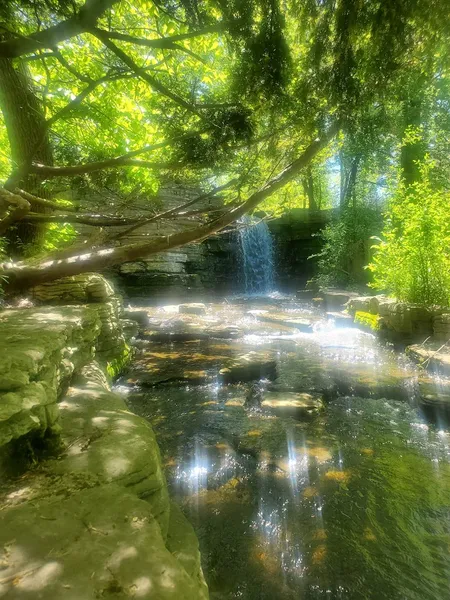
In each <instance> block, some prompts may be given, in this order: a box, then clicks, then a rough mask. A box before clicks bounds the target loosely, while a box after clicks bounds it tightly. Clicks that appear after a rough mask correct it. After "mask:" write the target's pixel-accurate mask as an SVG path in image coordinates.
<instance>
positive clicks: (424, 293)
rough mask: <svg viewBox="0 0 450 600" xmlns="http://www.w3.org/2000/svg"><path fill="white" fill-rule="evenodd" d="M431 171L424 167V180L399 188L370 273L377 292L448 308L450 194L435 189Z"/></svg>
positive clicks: (428, 164) (390, 205)
mask: <svg viewBox="0 0 450 600" xmlns="http://www.w3.org/2000/svg"><path fill="white" fill-rule="evenodd" d="M432 170H433V165H432V164H430V163H429V162H425V163H423V164H422V165H421V180H420V181H417V182H415V183H413V184H411V185H409V186H406V184H405V183H400V184H399V186H398V187H397V190H396V192H395V194H394V195H393V197H392V199H391V200H390V202H389V205H388V209H387V211H386V215H385V225H384V229H383V233H382V236H381V239H379V240H378V243H377V244H376V245H375V255H374V258H373V261H372V263H371V264H370V266H369V268H370V270H371V271H372V273H373V283H372V285H373V287H374V288H375V289H377V290H383V291H386V292H388V293H389V294H392V295H393V296H395V297H396V298H398V299H399V300H404V301H408V302H415V303H419V304H423V305H426V306H431V305H443V306H448V305H449V303H450V195H449V192H448V190H445V189H439V188H438V189H436V187H435V186H433V184H432V177H431V175H432Z"/></svg>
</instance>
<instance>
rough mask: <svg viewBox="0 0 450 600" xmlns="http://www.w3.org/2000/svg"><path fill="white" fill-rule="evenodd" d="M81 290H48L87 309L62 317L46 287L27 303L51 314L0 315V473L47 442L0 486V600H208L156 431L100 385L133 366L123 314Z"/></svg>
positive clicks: (109, 301) (70, 309)
mask: <svg viewBox="0 0 450 600" xmlns="http://www.w3.org/2000/svg"><path fill="white" fill-rule="evenodd" d="M92 277H93V276H88V277H87V280H89V279H90V283H93V280H92ZM93 279H94V280H95V285H96V286H97V287H96V290H97V292H98V291H99V290H100V288H102V286H103V288H102V289H103V290H107V284H106V283H103V282H101V281H99V280H97V279H95V277H94V278H93ZM100 279H101V278H100ZM85 283H86V281H84V282H82V281H80V280H79V279H77V280H76V281H73V280H66V281H65V282H62V283H61V282H57V283H55V284H54V285H55V286H60V289H63V290H64V294H66V299H68V296H69V295H70V300H71V301H72V302H75V301H76V300H79V301H84V302H86V301H88V302H89V301H90V302H91V303H86V304H83V305H81V306H77V305H71V306H61V305H59V302H58V299H57V298H58V297H57V294H56V293H55V289H54V287H53V288H52V286H50V285H49V286H46V287H45V288H44V289H41V290H38V291H37V293H36V295H35V297H37V295H40V298H42V299H44V296H46V299H51V300H52V301H53V303H54V305H53V306H50V307H49V306H45V307H35V308H28V309H15V310H7V311H4V312H2V313H0V340H1V343H0V344H1V346H0V350H1V352H0V394H1V395H0V457H2V460H3V468H4V472H6V467H7V466H8V465H7V463H8V461H10V460H11V457H12V454H13V452H14V449H17V448H20V446H21V445H22V446H24V445H25V446H26V447H27V449H28V450H29V451H30V452H33V449H34V448H36V447H37V446H38V445H40V444H42V446H44V445H45V444H44V442H45V441H50V440H51V441H52V442H53V444H52V445H51V449H52V452H50V450H49V451H48V454H47V455H46V458H45V460H44V459H43V460H40V461H39V462H37V463H36V462H35V464H34V466H32V468H29V469H28V470H27V471H25V472H24V474H23V475H22V477H21V478H19V479H15V478H10V479H8V477H3V478H2V487H1V490H0V504H1V510H0V565H1V567H0V568H1V577H0V597H5V598H6V597H7V598H11V599H25V598H30V597H33V598H36V599H45V600H56V599H58V600H59V599H60V598H65V599H67V600H78V599H79V598H83V600H96V599H98V598H108V597H111V598H115V599H118V600H120V599H124V600H125V599H126V598H133V597H135V598H142V599H144V600H145V599H148V600H150V599H151V600H166V599H167V600H169V599H171V600H207V598H208V591H207V586H206V583H205V581H204V578H203V574H202V571H201V566H200V554H199V549H198V542H197V538H196V536H195V533H194V531H193V529H192V527H191V526H190V524H189V523H188V522H187V521H186V519H185V517H184V516H183V514H182V513H181V512H180V510H179V509H178V508H177V507H176V506H175V505H174V504H173V503H171V502H170V499H169V495H168V490H167V484H166V480H165V476H164V472H163V469H162V465H161V459H160V453H159V448H158V445H157V442H156V439H155V435H154V433H153V430H152V428H151V426H150V424H149V422H148V421H146V420H145V419H143V418H141V417H138V416H137V415H135V414H133V413H131V412H130V411H129V410H128V409H127V406H126V404H125V401H124V399H123V398H122V397H121V396H120V395H119V394H117V393H114V392H112V391H111V389H110V386H109V383H108V380H109V377H108V373H109V374H110V375H112V374H114V373H115V372H117V370H118V369H119V368H120V365H121V364H122V363H123V362H124V361H125V360H126V358H127V356H128V355H129V347H128V345H127V341H126V338H125V335H124V329H123V327H122V325H123V324H122V320H121V309H120V302H118V301H116V300H115V299H114V298H115V297H114V294H113V292H112V290H111V292H109V293H108V294H107V295H106V296H103V297H101V298H100V297H97V298H95V299H94V298H93V297H92V295H91V294H92V287H90V286H89V285H85ZM73 286H75V288H76V290H74V287H73ZM42 287H44V286H42ZM83 289H84V290H85V291H84V292H83V291H82V290H83ZM88 290H90V291H88ZM97 292H96V293H97ZM76 294H78V296H77V297H75V295H76ZM0 465H1V463H0ZM1 468H2V467H1V466H0V470H1Z"/></svg>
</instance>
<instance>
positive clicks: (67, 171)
mask: <svg viewBox="0 0 450 600" xmlns="http://www.w3.org/2000/svg"><path fill="white" fill-rule="evenodd" d="M184 166H185V165H183V164H182V163H159V162H152V161H149V160H137V159H134V158H123V157H121V156H119V157H118V158H110V159H107V160H99V161H97V162H92V163H86V164H84V165H72V166H70V167H51V166H49V165H41V164H38V163H36V164H33V165H31V168H30V173H38V174H39V175H42V176H43V177H46V178H50V177H74V176H75V175H84V174H85V173H93V172H94V171H100V170H102V169H115V168H116V167H143V168H146V169H154V170H156V169H161V170H172V171H176V170H177V169H181V168H183V167H184Z"/></svg>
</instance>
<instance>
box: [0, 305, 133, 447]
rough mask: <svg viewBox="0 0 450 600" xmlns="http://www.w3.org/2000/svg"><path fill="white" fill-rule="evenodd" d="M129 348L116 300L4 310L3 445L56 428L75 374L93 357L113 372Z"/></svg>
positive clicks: (0, 318)
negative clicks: (60, 400)
mask: <svg viewBox="0 0 450 600" xmlns="http://www.w3.org/2000/svg"><path fill="white" fill-rule="evenodd" d="M127 353H129V348H128V345H127V343H126V339H125V337H124V334H123V330H122V327H121V322H120V316H119V309H118V306H117V304H116V303H115V302H113V301H107V302H98V303H93V304H87V305H82V306H76V305H72V306H54V307H52V306H45V307H35V308H27V309H12V310H5V311H3V312H1V313H0V449H1V447H2V446H4V445H5V444H8V443H9V442H10V441H11V440H15V439H17V438H20V437H22V436H24V435H26V434H29V433H30V432H37V433H40V434H42V435H44V434H46V433H49V432H50V433H51V432H53V433H55V432H57V431H58V428H59V425H58V416H59V411H58V405H57V401H58V398H59V396H60V394H61V393H62V392H63V391H64V388H65V387H67V386H68V384H69V382H70V379H71V377H72V376H73V374H74V373H75V372H77V371H78V370H79V369H80V368H82V367H83V365H85V364H86V363H88V362H89V361H91V360H92V358H94V357H96V358H97V360H98V361H99V362H100V363H101V364H102V365H103V367H104V368H105V369H107V370H108V371H109V372H110V373H111V374H114V371H115V370H118V368H119V366H120V363H121V362H123V360H124V358H125V356H126V355H127Z"/></svg>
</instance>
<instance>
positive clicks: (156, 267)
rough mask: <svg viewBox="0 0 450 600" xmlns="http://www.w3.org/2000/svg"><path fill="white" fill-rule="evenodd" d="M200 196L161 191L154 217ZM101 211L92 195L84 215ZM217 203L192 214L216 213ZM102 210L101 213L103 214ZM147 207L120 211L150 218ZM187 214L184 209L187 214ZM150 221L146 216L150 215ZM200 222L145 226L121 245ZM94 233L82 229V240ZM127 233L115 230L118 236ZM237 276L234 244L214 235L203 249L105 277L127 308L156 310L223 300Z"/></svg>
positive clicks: (192, 218) (179, 188)
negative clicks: (215, 297) (219, 297)
mask: <svg viewBox="0 0 450 600" xmlns="http://www.w3.org/2000/svg"><path fill="white" fill-rule="evenodd" d="M199 194H201V190H198V189H196V188H192V187H187V186H185V185H181V184H179V185H177V184H170V185H166V186H163V187H162V188H161V190H160V192H159V193H158V198H157V202H156V204H157V205H158V206H159V208H158V212H163V211H168V210H171V209H173V208H176V207H178V206H180V205H182V204H184V203H186V202H188V201H189V200H191V199H193V198H195V197H196V196H198V195H199ZM104 205H105V199H104V198H103V197H99V196H95V195H90V196H89V201H88V203H87V202H86V210H88V209H89V210H90V211H93V210H98V211H101V209H102V207H104ZM221 207H222V202H221V200H220V198H219V199H218V198H212V199H210V200H204V201H201V202H199V204H198V205H197V204H194V205H193V206H192V210H194V209H195V210H197V209H200V208H204V209H208V210H213V211H214V210H219V209H220V208H221ZM103 209H104V208H103ZM148 210H149V203H148V201H147V200H146V199H144V198H141V199H137V200H135V201H133V202H132V203H128V204H127V205H126V206H124V207H123V209H122V211H121V212H122V213H123V215H124V216H126V217H129V218H133V217H134V216H136V215H142V214H144V215H145V214H146V213H148ZM189 210H190V209H186V211H189ZM149 216H150V215H149ZM203 222H204V216H202V215H198V214H197V215H195V214H194V215H189V216H185V217H177V218H168V219H164V220H159V221H155V222H153V223H147V224H145V225H144V226H143V227H140V228H139V229H136V230H135V231H132V232H130V233H129V234H127V235H126V236H124V237H123V238H122V239H121V243H123V244H134V243H140V242H143V241H148V239H149V238H150V237H158V236H168V235H172V234H174V233H179V232H181V231H185V230H187V229H193V228H195V227H198V226H199V225H201V224H202V223H203ZM91 229H92V228H89V227H87V226H84V227H80V228H79V230H80V233H81V234H87V235H90V234H91V232H90V230H91ZM124 229H126V228H117V229H115V232H116V231H117V232H121V231H123V230H124ZM235 271H236V244H235V240H234V236H233V235H232V234H221V235H213V236H211V237H210V238H208V239H207V240H205V241H204V242H202V243H197V244H188V245H186V246H183V247H182V248H178V249H173V250H170V251H168V252H161V253H159V254H154V255H151V256H149V257H148V258H144V259H142V260H139V261H134V262H128V263H124V264H122V265H121V266H120V267H117V268H114V269H111V270H109V271H108V272H107V276H108V277H109V278H110V279H111V280H112V281H114V284H115V286H116V287H117V289H118V290H120V292H121V293H122V294H123V295H124V297H125V298H126V299H127V300H129V301H130V302H134V303H138V304H139V303H141V304H142V303H146V304H158V303H170V302H171V301H180V300H182V299H183V298H186V297H188V298H190V299H192V300H195V299H196V298H198V297H200V296H201V297H204V296H205V294H207V295H220V294H222V295H224V294H228V293H230V292H231V291H233V289H234V283H235Z"/></svg>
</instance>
